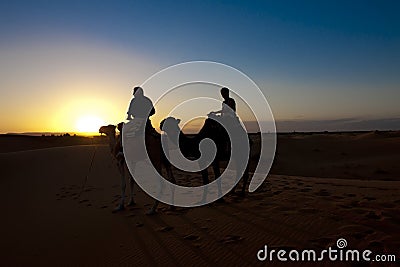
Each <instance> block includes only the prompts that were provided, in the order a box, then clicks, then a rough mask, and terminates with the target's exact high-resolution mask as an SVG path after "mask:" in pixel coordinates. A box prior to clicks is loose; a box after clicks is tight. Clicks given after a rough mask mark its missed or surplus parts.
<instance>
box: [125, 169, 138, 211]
mask: <svg viewBox="0 0 400 267" xmlns="http://www.w3.org/2000/svg"><path fill="white" fill-rule="evenodd" d="M124 168H125V172H126V173H127V174H128V179H129V186H130V193H131V194H130V200H129V203H128V206H134V205H136V203H135V199H134V186H135V181H134V179H133V177H132V175H131V174H130V172H129V170H128V166H126V163H125V164H124Z"/></svg>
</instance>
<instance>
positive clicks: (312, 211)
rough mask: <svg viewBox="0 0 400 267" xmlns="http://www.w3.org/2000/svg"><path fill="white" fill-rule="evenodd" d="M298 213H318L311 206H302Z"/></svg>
mask: <svg viewBox="0 0 400 267" xmlns="http://www.w3.org/2000/svg"><path fill="white" fill-rule="evenodd" d="M299 211H300V213H309V214H316V213H318V210H317V209H313V208H303V209H300V210H299Z"/></svg>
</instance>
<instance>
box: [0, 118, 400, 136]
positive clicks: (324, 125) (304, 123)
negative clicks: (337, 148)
mask: <svg viewBox="0 0 400 267" xmlns="http://www.w3.org/2000/svg"><path fill="white" fill-rule="evenodd" d="M243 123H244V125H245V126H246V129H247V131H248V132H249V133H257V132H260V131H259V128H258V125H259V124H262V123H270V122H261V123H257V122H256V121H243ZM109 124H110V123H109ZM109 124H107V123H106V124H105V125H109ZM116 124H117V123H116ZM116 124H115V125H116ZM275 125H276V131H275V133H288V132H325V131H328V132H357V131H376V130H378V131H398V130H400V117H392V118H382V119H362V118H342V119H326V120H323V119H314V120H311V119H291V120H276V121H275ZM156 128H157V130H159V128H158V127H156ZM197 128H199V127H185V128H184V129H183V130H184V132H187V133H189V134H191V133H197V131H198V129H197ZM268 132H273V131H267V132H264V133H268ZM66 133H68V134H76V135H92V134H95V133H97V132H80V131H77V130H57V131H49V130H45V131H40V130H37V131H1V133H0V134H21V135H29V134H33V135H39V134H40V135H42V134H66Z"/></svg>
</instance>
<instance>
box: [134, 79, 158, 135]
mask: <svg viewBox="0 0 400 267" xmlns="http://www.w3.org/2000/svg"><path fill="white" fill-rule="evenodd" d="M133 96H134V98H133V99H132V100H131V103H130V105H129V109H128V112H127V114H128V117H127V120H129V121H131V120H143V121H144V120H145V121H146V122H145V123H146V128H145V130H146V131H149V133H152V131H153V130H154V128H153V127H152V126H151V121H150V117H151V116H153V115H154V114H155V109H154V106H153V103H152V102H151V100H150V99H149V98H148V97H146V96H145V95H144V92H143V89H142V88H141V87H139V86H137V87H135V88H133Z"/></svg>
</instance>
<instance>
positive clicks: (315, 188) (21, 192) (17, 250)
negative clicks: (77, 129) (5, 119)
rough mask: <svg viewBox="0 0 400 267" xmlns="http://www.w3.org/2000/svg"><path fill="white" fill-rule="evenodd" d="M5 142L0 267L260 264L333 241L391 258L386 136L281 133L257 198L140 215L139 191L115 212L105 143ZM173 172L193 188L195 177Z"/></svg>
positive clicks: (395, 220)
mask: <svg viewBox="0 0 400 267" xmlns="http://www.w3.org/2000/svg"><path fill="white" fill-rule="evenodd" d="M2 138H3V139H2ZM4 138H5V137H1V138H0V143H1V144H2V150H0V151H1V153H0V171H1V175H0V177H1V178H0V183H1V187H0V188H1V194H0V201H1V207H2V208H1V226H0V236H1V243H0V244H1V245H0V246H1V247H0V251H1V258H0V262H1V265H2V266H38V265H40V266H49V265H50V266H54V265H89V266H98V265H101V266H102V265H108V266H110V265H130V266H185V265H186V266H189V265H190V266H192V265H195V266H265V265H270V264H271V262H268V261H266V262H260V261H258V259H257V256H256V255H257V252H258V251H259V250H260V249H262V248H263V247H264V245H268V248H270V249H282V248H283V249H288V250H290V249H298V250H302V249H315V250H317V251H318V250H322V249H324V248H327V247H329V246H332V247H334V246H336V241H337V239H339V238H345V239H346V240H347V243H348V246H347V247H348V248H351V249H360V250H364V249H369V250H371V251H373V253H374V254H395V255H397V261H399V247H400V231H399V230H400V213H399V210H400V208H399V207H400V194H399V192H400V191H399V188H400V175H399V174H400V169H399V165H398V162H400V153H399V151H400V150H399V148H400V136H399V134H398V133H395V132H392V133H384V134H383V133H374V132H371V133H357V134H355V133H346V134H312V135H311V134H286V135H282V136H279V138H278V148H277V158H276V160H275V162H274V165H273V168H272V171H271V173H270V174H269V175H268V178H267V179H266V182H265V183H264V184H263V185H262V187H261V188H260V190H258V191H257V192H255V193H251V194H250V193H249V194H247V196H246V197H245V198H242V197H238V196H233V195H230V196H227V197H225V203H213V204H210V205H207V206H203V207H198V208H177V209H176V210H174V211H172V210H170V209H169V207H168V206H166V205H160V208H159V210H158V214H156V215H154V216H147V215H145V211H146V210H147V209H148V208H149V207H150V206H151V205H152V204H153V200H152V199H151V198H150V197H148V196H147V195H146V194H145V193H144V192H142V191H141V190H140V188H137V187H136V190H135V191H136V196H135V197H136V202H137V205H136V206H134V207H130V208H127V209H126V210H125V211H122V212H119V213H112V210H113V208H114V207H115V206H116V205H117V203H118V200H119V194H120V185H119V182H120V178H119V173H118V170H117V167H116V164H115V161H113V159H112V157H111V155H110V153H109V147H108V146H107V145H106V144H105V140H104V139H96V141H95V142H94V141H93V140H90V139H82V140H81V141H79V142H77V141H76V140H77V139H75V141H74V140H73V139H72V138H74V137H68V138H65V137H63V138H62V139H58V141H57V142H56V141H53V143H52V144H49V143H50V142H49V141H46V139H42V140H40V141H39V139H34V138H33V139H32V138H31V139H30V140H28V141H27V139H23V141H21V140H22V139H21V138H22V137H16V136H14V137H7V138H8V139H7V140H6V141H5V139H4ZM38 138H39V137H38ZM47 140H50V139H47ZM24 142H25V143H24ZM24 148H25V149H24ZM253 160H254V157H253ZM176 176H177V178H178V179H182V180H185V181H189V182H192V186H194V185H198V184H200V183H201V178H200V175H197V174H190V175H189V174H181V173H178V172H177V173H176ZM273 263H274V264H277V265H285V264H283V263H280V262H278V261H277V260H276V259H275V261H274V262H273ZM336 263H337V262H336ZM302 264H303V265H307V263H302ZM308 264H310V263H308ZM333 264H334V263H331V262H329V261H323V262H320V263H318V265H326V266H333ZM341 264H342V265H344V266H354V263H343V262H342V263H341ZM287 265H288V263H286V265H285V266H287ZM313 265H316V264H313ZM376 266H388V264H386V265H382V264H376Z"/></svg>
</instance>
